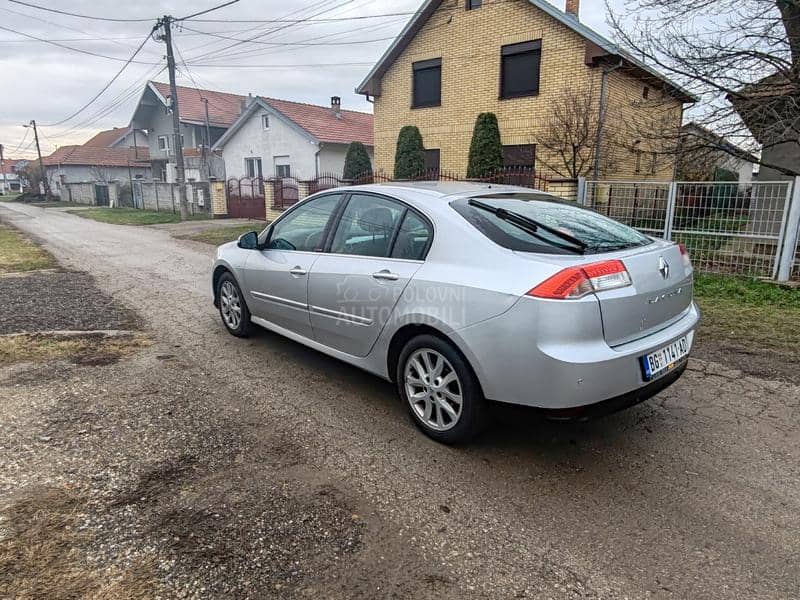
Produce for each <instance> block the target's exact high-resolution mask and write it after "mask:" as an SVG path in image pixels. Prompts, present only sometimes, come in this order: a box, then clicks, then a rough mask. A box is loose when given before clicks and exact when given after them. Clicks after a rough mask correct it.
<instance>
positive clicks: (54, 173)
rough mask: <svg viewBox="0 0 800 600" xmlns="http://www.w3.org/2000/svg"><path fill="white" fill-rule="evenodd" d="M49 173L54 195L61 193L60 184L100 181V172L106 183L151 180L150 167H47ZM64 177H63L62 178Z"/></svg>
mask: <svg viewBox="0 0 800 600" xmlns="http://www.w3.org/2000/svg"><path fill="white" fill-rule="evenodd" d="M45 169H46V171H47V179H48V181H49V182H50V190H51V191H52V192H53V193H54V194H58V193H59V184H60V182H61V181H62V179H63V181H64V183H82V182H94V181H100V180H101V178H100V177H98V171H100V173H101V174H102V175H103V177H104V178H105V181H119V182H121V183H126V182H128V181H130V178H131V177H133V178H134V179H135V178H136V177H137V176H139V177H142V178H146V179H149V178H150V177H151V175H150V167H131V168H130V170H128V167H97V168H95V167H86V166H77V165H62V166H59V167H45ZM62 176H63V177H62Z"/></svg>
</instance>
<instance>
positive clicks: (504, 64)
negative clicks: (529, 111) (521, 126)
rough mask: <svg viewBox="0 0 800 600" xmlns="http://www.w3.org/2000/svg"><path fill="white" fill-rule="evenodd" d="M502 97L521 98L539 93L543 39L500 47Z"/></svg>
mask: <svg viewBox="0 0 800 600" xmlns="http://www.w3.org/2000/svg"><path fill="white" fill-rule="evenodd" d="M500 60H501V64H500V97H501V98H519V97H520V96H535V95H537V94H538V93H539V65H540V63H541V60H542V40H534V41H532V42H522V43H521V44H510V45H508V46H502V47H501V48H500Z"/></svg>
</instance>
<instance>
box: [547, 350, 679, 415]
mask: <svg viewBox="0 0 800 600" xmlns="http://www.w3.org/2000/svg"><path fill="white" fill-rule="evenodd" d="M688 365H689V361H688V360H684V361H683V362H682V363H681V364H680V365H678V366H677V367H675V369H674V370H672V371H670V372H669V373H667V374H666V375H664V376H663V377H660V378H659V379H656V380H655V381H651V382H650V383H648V384H647V385H645V386H644V387H641V388H637V389H635V390H631V391H630V392H626V393H624V394H621V395H619V396H616V397H614V398H609V399H608V400H601V401H600V402H597V403H595V404H588V405H586V406H576V407H573V408H552V409H544V411H545V414H546V415H547V416H548V417H550V418H552V419H563V420H582V419H593V418H596V417H602V416H605V415H610V414H613V413H615V412H619V411H621V410H625V409H626V408H630V407H632V406H636V405H637V404H641V403H642V402H644V401H645V400H649V399H650V398H652V397H653V396H655V395H656V394H658V393H659V392H662V391H664V390H665V389H667V388H668V387H669V386H671V385H672V384H673V383H675V382H676V381H678V379H680V377H681V375H683V372H684V371H685V370H686V367H687V366H688Z"/></svg>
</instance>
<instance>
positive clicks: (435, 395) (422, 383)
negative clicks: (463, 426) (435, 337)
mask: <svg viewBox="0 0 800 600" xmlns="http://www.w3.org/2000/svg"><path fill="white" fill-rule="evenodd" d="M404 376H405V388H406V396H407V397H408V402H409V404H410V405H411V409H412V410H413V411H414V414H416V415H417V418H419V419H420V420H421V421H422V422H423V423H424V424H425V426H427V427H430V428H431V429H433V430H435V431H447V430H448V429H451V428H453V427H455V425H456V423H458V420H459V418H460V417H461V409H462V406H463V396H462V388H461V382H460V381H459V379H458V375H457V374H456V372H455V369H453V365H451V364H450V361H448V360H447V359H446V358H445V357H444V356H443V355H442V354H440V353H439V352H437V351H436V350H432V349H431V348H420V349H419V350H416V351H415V352H414V353H413V354H411V356H409V357H408V360H407V361H406V366H405V373H404Z"/></svg>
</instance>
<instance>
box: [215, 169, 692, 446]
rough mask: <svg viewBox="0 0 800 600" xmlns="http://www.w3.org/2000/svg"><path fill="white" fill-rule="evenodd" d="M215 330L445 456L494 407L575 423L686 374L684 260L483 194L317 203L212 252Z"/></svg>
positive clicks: (678, 250)
mask: <svg viewBox="0 0 800 600" xmlns="http://www.w3.org/2000/svg"><path fill="white" fill-rule="evenodd" d="M212 286H213V292H214V304H215V305H216V306H217V307H218V309H219V312H220V315H221V317H222V321H223V323H224V325H225V327H226V328H227V330H228V331H229V332H230V333H231V334H233V335H235V336H246V335H248V333H249V332H250V331H251V329H252V327H253V325H259V326H261V327H264V328H266V329H269V330H271V331H274V332H276V333H278V334H281V335H284V336H286V337H288V338H290V339H292V340H295V341H297V342H300V343H302V344H305V345H307V346H309V347H311V348H314V349H316V350H318V351H320V352H324V353H326V354H329V355H331V356H333V357H336V358H338V359H340V360H342V361H344V362H347V363H350V364H352V365H355V366H357V367H360V368H362V369H364V370H366V371H368V372H370V373H373V374H375V375H377V376H379V377H383V378H385V379H388V380H390V381H392V382H394V384H395V385H396V386H397V392H398V394H399V396H400V398H401V399H402V401H403V402H404V403H405V405H406V406H407V408H408V412H409V414H410V415H411V418H412V420H413V421H414V423H415V424H416V425H417V426H418V427H419V428H420V429H421V430H422V431H423V432H424V433H425V434H426V435H428V436H430V437H431V438H433V439H435V440H437V441H440V442H444V443H457V442H463V441H466V440H469V439H470V438H472V437H473V436H475V435H476V434H477V433H478V432H479V431H480V430H481V428H482V426H483V425H484V424H485V422H486V407H487V403H488V402H489V401H501V402H508V403H513V404H520V405H525V406H531V407H536V408H539V409H542V410H543V411H545V412H546V413H547V414H548V415H549V416H551V417H555V418H585V417H589V416H592V415H597V414H603V413H609V412H613V411H615V410H619V409H621V408H625V407H628V406H632V405H634V404H636V403H638V402H642V401H644V400H646V399H647V398H650V397H651V396H653V395H654V394H656V393H658V392H659V391H661V390H663V389H664V388H666V387H667V386H669V385H670V384H672V383H673V382H675V381H676V380H677V379H678V378H679V377H680V376H681V374H682V373H683V371H684V370H685V368H686V364H687V359H688V356H689V353H690V351H691V349H692V343H693V341H694V335H695V331H696V328H697V325H698V322H699V319H700V313H699V311H698V308H697V306H696V305H695V303H694V302H693V299H692V287H693V278H692V265H691V261H690V258H689V255H688V253H687V251H686V249H685V248H684V247H683V246H682V245H680V244H675V243H672V242H667V241H663V240H659V239H654V238H651V237H648V236H646V235H643V234H641V233H639V232H638V231H636V230H635V229H632V228H631V227H628V226H626V225H623V224H621V223H619V222H617V221H614V220H612V219H610V218H608V217H605V216H603V215H601V214H599V213H597V212H594V211H592V210H589V209H586V208H583V207H581V206H578V205H576V204H575V203H572V202H568V201H565V200H560V199H559V198H557V197H555V196H551V195H548V194H546V193H543V192H539V191H535V190H531V189H526V188H519V187H512V186H500V185H489V184H477V183H443V182H441V183H440V182H436V183H431V182H415V183H390V184H380V185H365V186H355V187H348V188H341V189H333V190H327V191H324V192H321V193H318V194H315V195H313V196H311V197H309V198H307V199H306V200H304V201H302V202H300V203H298V204H296V205H295V206H293V207H292V208H291V209H289V210H287V211H286V212H284V213H283V214H282V215H281V216H280V218H278V219H277V220H275V221H274V222H273V223H272V224H270V225H269V226H268V227H267V228H266V229H265V230H264V231H262V232H260V233H258V232H251V233H247V234H244V235H243V236H241V237H240V238H239V240H238V242H231V243H229V244H224V245H222V246H220V247H219V248H218V249H217V252H216V256H215V258H214V262H213V274H212Z"/></svg>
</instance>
